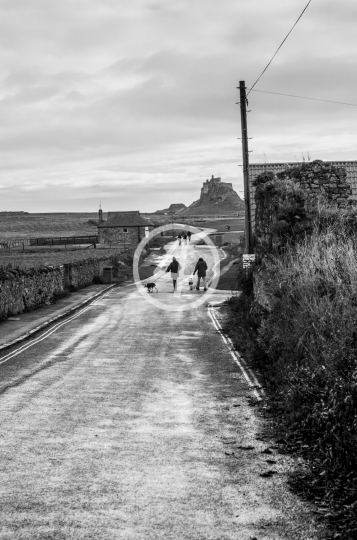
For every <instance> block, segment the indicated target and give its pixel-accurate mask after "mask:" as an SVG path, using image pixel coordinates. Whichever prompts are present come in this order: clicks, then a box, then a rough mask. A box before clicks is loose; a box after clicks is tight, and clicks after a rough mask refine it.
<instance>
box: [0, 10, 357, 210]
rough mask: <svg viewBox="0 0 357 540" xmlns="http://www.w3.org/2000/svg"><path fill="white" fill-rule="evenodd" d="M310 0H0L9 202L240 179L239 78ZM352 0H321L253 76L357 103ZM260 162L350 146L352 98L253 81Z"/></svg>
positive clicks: (154, 204)
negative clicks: (333, 102) (213, 177)
mask: <svg viewBox="0 0 357 540" xmlns="http://www.w3.org/2000/svg"><path fill="white" fill-rule="evenodd" d="M306 3H307V0H289V1H286V0H270V1H269V2H267V1H266V0H220V1H219V2H217V0H61V1H57V2H54V1H49V0H0V74H1V76H0V197H1V204H0V210H24V211H28V212H74V211H77V212H95V211H97V210H98V207H99V204H100V201H101V205H102V208H103V210H104V211H113V210H140V211H141V212H152V211H155V210H158V209H162V208H167V207H168V206H169V205H170V204H171V203H184V204H186V205H189V204H191V203H192V202H193V201H194V200H197V199H198V198H199V194H200V188H201V186H202V183H203V182H204V181H205V180H206V179H207V178H210V177H211V176H212V174H213V175H214V176H221V178H222V181H225V182H232V184H233V187H234V189H235V190H236V191H238V192H240V191H242V190H243V179H242V167H241V166H240V165H241V164H242V150H241V141H240V140H239V139H238V138H239V137H240V136H241V133H240V130H241V126H240V108H239V106H238V105H236V102H238V101H239V95H238V90H237V88H236V87H237V86H239V81H241V80H244V81H245V82H246V85H247V87H248V88H250V86H251V85H252V84H253V83H254V81H255V80H256V79H257V78H258V76H259V75H260V73H261V72H262V71H263V69H264V67H265V66H266V64H267V63H268V62H269V60H270V59H271V57H272V55H273V54H274V52H275V51H276V49H277V47H278V46H279V44H280V43H281V41H282V40H283V38H284V37H285V36H286V34H287V33H288V31H289V30H290V28H291V27H292V25H293V24H294V22H295V21H296V19H297V18H298V16H299V15H300V13H301V11H302V10H303V8H304V7H305V5H306ZM356 23H357V2H356V1H355V0H339V1H338V2H336V1H335V0H334V1H332V0H312V2H311V4H310V5H309V7H308V8H307V10H306V12H305V13H304V15H303V17H302V18H301V20H300V21H299V23H298V24H297V26H296V27H295V29H294V30H293V32H292V33H291V35H290V36H289V38H288V39H287V41H286V42H285V44H284V45H283V47H282V48H281V50H280V51H279V53H278V54H277V56H276V57H275V59H274V60H273V62H272V64H271V65H270V67H269V68H268V70H267V71H266V72H265V74H264V75H263V77H262V78H261V80H260V81H259V82H258V83H257V85H256V86H255V89H256V90H259V89H260V90H265V91H270V92H280V93H286V94H296V95H301V96H307V97H311V98H318V99H326V100H335V101H342V102H347V103H355V104H357V95H356V87H357V69H356V58H357V32H356V30H355V29H356ZM248 99H249V107H248V108H249V110H250V112H249V114H248V131H249V136H250V137H252V139H251V140H250V141H249V148H250V150H251V151H252V152H251V153H250V160H251V162H252V163H261V162H281V161H282V162H284V161H301V160H302V159H323V160H356V159H357V154H356V130H357V107H352V106H344V105H338V104H332V103H325V102H319V101H309V100H303V99H295V98H290V97H284V96H277V95H273V94H264V93H259V92H254V91H253V92H251V93H250V95H249V98H248Z"/></svg>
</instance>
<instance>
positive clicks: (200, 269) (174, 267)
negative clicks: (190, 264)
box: [166, 257, 208, 292]
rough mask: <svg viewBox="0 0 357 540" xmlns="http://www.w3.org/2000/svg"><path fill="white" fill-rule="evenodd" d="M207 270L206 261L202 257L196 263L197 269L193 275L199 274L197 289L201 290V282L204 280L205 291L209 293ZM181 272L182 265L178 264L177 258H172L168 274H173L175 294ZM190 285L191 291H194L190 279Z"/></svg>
mask: <svg viewBox="0 0 357 540" xmlns="http://www.w3.org/2000/svg"><path fill="white" fill-rule="evenodd" d="M207 268H208V267H207V263H206V261H204V260H203V258H202V257H200V258H199V259H198V261H197V263H196V266H195V269H194V271H193V275H195V274H196V272H197V283H196V289H197V290H199V289H200V282H201V279H202V282H203V290H204V291H207V286H206V273H207ZM180 270H181V265H180V263H179V262H178V260H177V259H176V257H172V261H171V263H170V264H169V266H168V267H167V270H166V272H171V279H172V283H173V286H174V290H173V292H175V290H176V283H177V279H178V276H179V272H180ZM188 284H189V285H190V289H191V290H192V286H193V280H192V278H190V279H189V282H188Z"/></svg>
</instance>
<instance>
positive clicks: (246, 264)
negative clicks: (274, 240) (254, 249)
mask: <svg viewBox="0 0 357 540" xmlns="http://www.w3.org/2000/svg"><path fill="white" fill-rule="evenodd" d="M254 262H255V254H254V253H250V254H248V253H244V254H243V268H246V269H248V268H251V267H252V266H253V264H254Z"/></svg>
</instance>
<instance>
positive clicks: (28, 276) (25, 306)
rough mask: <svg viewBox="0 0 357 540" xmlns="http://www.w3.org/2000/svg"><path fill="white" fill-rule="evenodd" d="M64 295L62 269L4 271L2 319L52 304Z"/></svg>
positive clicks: (0, 294) (0, 281) (0, 277)
mask: <svg viewBox="0 0 357 540" xmlns="http://www.w3.org/2000/svg"><path fill="white" fill-rule="evenodd" d="M63 293H64V286H63V274H62V271H61V268H60V267H57V268H39V269H36V270H32V271H31V270H29V271H23V270H7V271H2V272H1V275H0V319H4V318H6V317H9V316H11V315H17V314H18V313H23V312H24V311H31V310H33V309H36V308H37V307H40V306H43V305H46V304H49V303H52V302H53V301H54V300H55V299H56V298H57V297H59V296H61V295H63Z"/></svg>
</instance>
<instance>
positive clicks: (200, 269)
mask: <svg viewBox="0 0 357 540" xmlns="http://www.w3.org/2000/svg"><path fill="white" fill-rule="evenodd" d="M207 268H208V267H207V263H206V261H204V260H203V259H202V257H200V258H199V259H198V261H197V263H196V266H195V269H194V272H193V275H195V273H196V272H197V285H196V289H197V290H198V291H199V289H200V281H201V279H202V281H203V287H204V290H205V291H207V287H206V270H207Z"/></svg>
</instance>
